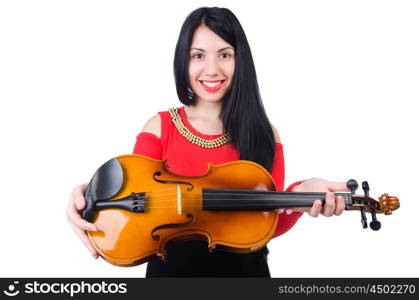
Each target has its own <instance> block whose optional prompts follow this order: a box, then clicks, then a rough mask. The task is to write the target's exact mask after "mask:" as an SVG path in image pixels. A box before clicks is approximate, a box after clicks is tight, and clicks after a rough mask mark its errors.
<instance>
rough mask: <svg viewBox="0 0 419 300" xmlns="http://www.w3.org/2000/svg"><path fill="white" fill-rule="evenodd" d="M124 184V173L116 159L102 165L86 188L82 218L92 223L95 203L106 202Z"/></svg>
mask: <svg viewBox="0 0 419 300" xmlns="http://www.w3.org/2000/svg"><path fill="white" fill-rule="evenodd" d="M123 183H124V172H123V170H122V166H121V164H120V163H119V161H118V160H117V159H116V158H112V159H110V160H108V161H107V162H106V163H104V164H103V165H102V166H101V167H100V168H99V169H98V170H97V171H96V173H95V175H93V178H92V180H90V183H89V185H88V186H87V191H86V195H85V199H86V208H85V210H84V212H83V218H84V219H85V220H86V221H88V222H92V220H93V210H94V207H95V202H96V201H98V200H108V199H110V198H112V197H113V196H115V195H116V194H117V193H118V192H119V191H120V190H121V187H122V184H123Z"/></svg>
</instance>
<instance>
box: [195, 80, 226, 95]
mask: <svg viewBox="0 0 419 300" xmlns="http://www.w3.org/2000/svg"><path fill="white" fill-rule="evenodd" d="M203 81H205V82H220V84H219V85H217V86H206V85H205V84H204V83H203ZM224 82H225V80H202V81H201V80H199V83H200V84H201V86H202V87H203V88H204V89H205V90H206V91H208V92H210V93H215V92H216V91H218V90H219V89H220V88H221V87H222V86H223V85H224Z"/></svg>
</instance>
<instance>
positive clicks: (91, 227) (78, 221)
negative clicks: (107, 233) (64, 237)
mask: <svg viewBox="0 0 419 300" xmlns="http://www.w3.org/2000/svg"><path fill="white" fill-rule="evenodd" d="M68 219H69V221H70V223H72V224H74V225H75V226H76V227H78V228H79V229H82V230H88V231H97V230H98V228H97V227H96V225H95V224H93V223H89V222H87V221H86V220H84V219H82V218H81V217H80V215H79V214H78V213H70V214H69V215H68Z"/></svg>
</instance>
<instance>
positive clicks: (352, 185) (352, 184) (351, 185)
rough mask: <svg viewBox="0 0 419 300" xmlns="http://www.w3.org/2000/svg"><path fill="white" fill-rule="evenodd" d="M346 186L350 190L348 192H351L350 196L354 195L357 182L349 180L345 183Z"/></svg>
mask: <svg viewBox="0 0 419 300" xmlns="http://www.w3.org/2000/svg"><path fill="white" fill-rule="evenodd" d="M346 186H347V187H348V189H350V190H351V194H352V195H355V191H356V189H357V188H358V182H356V180H355V179H349V180H348V181H347V182H346Z"/></svg>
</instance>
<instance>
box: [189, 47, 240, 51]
mask: <svg viewBox="0 0 419 300" xmlns="http://www.w3.org/2000/svg"><path fill="white" fill-rule="evenodd" d="M227 49H231V50H234V49H233V48H232V47H225V48H222V49H220V50H218V51H217V52H221V51H224V50H227ZM191 50H199V51H202V52H206V51H205V50H204V49H201V48H195V47H193V48H191V49H189V51H191Z"/></svg>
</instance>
